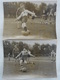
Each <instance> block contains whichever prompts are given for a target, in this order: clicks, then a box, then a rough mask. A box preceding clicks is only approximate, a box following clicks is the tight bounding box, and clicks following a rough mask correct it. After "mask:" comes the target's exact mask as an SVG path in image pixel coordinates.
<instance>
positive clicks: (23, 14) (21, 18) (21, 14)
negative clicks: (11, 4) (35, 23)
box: [16, 4, 36, 31]
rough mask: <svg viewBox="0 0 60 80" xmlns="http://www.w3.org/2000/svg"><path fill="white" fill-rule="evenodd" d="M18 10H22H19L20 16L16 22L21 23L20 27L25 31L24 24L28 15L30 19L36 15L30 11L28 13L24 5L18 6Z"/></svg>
mask: <svg viewBox="0 0 60 80" xmlns="http://www.w3.org/2000/svg"><path fill="white" fill-rule="evenodd" d="M20 8H21V9H22V10H21V13H20V15H19V16H18V17H17V18H16V20H17V21H19V20H20V21H21V22H22V25H21V27H22V29H23V30H24V31H27V25H26V22H27V20H28V14H30V15H31V16H32V17H33V16H34V17H36V15H35V13H34V12H31V11H29V10H26V9H25V6H24V4H21V5H20ZM17 12H18V10H17ZM17 12H16V14H17Z"/></svg>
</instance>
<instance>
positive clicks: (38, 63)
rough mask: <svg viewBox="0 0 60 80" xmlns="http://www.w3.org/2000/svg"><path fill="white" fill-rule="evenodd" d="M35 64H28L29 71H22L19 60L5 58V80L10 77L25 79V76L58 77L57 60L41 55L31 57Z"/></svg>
mask: <svg viewBox="0 0 60 80" xmlns="http://www.w3.org/2000/svg"><path fill="white" fill-rule="evenodd" d="M30 61H31V62H32V61H33V62H34V63H35V64H27V65H26V67H27V69H28V70H27V72H21V71H20V65H19V62H18V61H17V62H15V61H14V60H13V59H11V60H10V61H8V58H5V59H4V73H3V78H4V80H5V79H7V80H10V79H14V80H15V79H23V78H24V79H25V78H29V79H30V78H54V77H56V76H57V75H56V62H51V59H50V58H48V57H39V58H34V59H32V58H31V59H30Z"/></svg>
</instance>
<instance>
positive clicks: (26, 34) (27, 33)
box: [21, 30, 30, 36]
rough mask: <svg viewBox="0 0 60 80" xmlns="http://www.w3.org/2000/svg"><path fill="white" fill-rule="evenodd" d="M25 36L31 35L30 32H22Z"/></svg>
mask: <svg viewBox="0 0 60 80" xmlns="http://www.w3.org/2000/svg"><path fill="white" fill-rule="evenodd" d="M21 33H22V34H23V35H24V36H28V35H29V34H30V31H29V30H27V31H22V32H21Z"/></svg>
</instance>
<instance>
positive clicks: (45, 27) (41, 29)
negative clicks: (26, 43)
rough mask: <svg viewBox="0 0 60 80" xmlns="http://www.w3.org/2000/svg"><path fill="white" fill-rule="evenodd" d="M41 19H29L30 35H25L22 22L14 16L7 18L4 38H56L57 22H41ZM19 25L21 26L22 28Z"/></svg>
mask: <svg viewBox="0 0 60 80" xmlns="http://www.w3.org/2000/svg"><path fill="white" fill-rule="evenodd" d="M40 21H41V20H40V19H34V20H32V19H30V20H28V22H27V27H28V29H29V30H30V35H29V36H23V35H22V33H21V31H22V29H21V23H18V22H17V21H15V19H14V18H5V19H4V32H3V38H7V39H8V38H11V39H13V38H18V39H56V31H55V28H56V27H55V24H44V23H43V24H41V23H40ZM17 26H20V29H18V28H17Z"/></svg>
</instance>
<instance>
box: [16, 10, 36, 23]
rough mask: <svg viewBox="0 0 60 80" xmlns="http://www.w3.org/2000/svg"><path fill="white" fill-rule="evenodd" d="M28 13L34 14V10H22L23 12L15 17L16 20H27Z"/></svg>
mask: <svg viewBox="0 0 60 80" xmlns="http://www.w3.org/2000/svg"><path fill="white" fill-rule="evenodd" d="M28 14H30V15H32V16H36V15H35V13H34V12H31V11H29V10H24V11H23V12H21V14H20V16H19V17H17V20H22V22H27V17H28Z"/></svg>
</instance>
